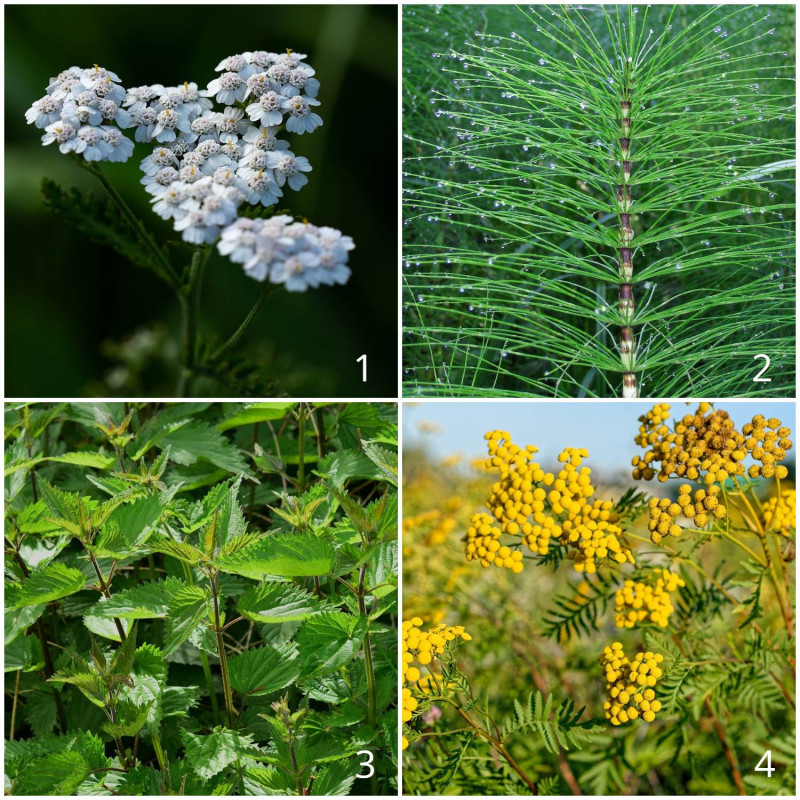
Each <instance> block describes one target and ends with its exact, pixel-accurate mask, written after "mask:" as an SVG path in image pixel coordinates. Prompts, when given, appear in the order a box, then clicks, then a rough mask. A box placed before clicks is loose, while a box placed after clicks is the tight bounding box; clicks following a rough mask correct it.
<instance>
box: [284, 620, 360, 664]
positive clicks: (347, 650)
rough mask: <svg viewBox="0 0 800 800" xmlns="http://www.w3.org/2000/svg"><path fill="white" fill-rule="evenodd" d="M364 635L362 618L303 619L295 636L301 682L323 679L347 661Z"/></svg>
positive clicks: (358, 646)
mask: <svg viewBox="0 0 800 800" xmlns="http://www.w3.org/2000/svg"><path fill="white" fill-rule="evenodd" d="M366 631H367V626H366V622H365V620H364V619H363V618H362V617H356V616H353V615H351V614H344V613H342V612H340V611H326V612H324V613H322V614H317V615H315V616H313V617H310V618H309V619H307V620H306V621H305V622H304V623H303V625H302V627H301V628H300V631H299V632H298V634H297V643H298V645H299V647H300V662H301V676H302V680H306V679H308V678H313V677H317V676H319V675H326V674H327V673H329V672H333V671H334V670H337V669H339V667H341V666H342V665H344V664H346V663H347V662H348V661H350V659H351V658H353V656H354V655H355V654H356V653H358V651H359V650H360V649H361V640H362V639H363V637H364V634H365V633H366Z"/></svg>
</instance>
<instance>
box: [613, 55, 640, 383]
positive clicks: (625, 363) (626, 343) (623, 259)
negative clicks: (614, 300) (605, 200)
mask: <svg viewBox="0 0 800 800" xmlns="http://www.w3.org/2000/svg"><path fill="white" fill-rule="evenodd" d="M632 72H633V66H632V63H631V61H630V59H628V60H627V61H626V62H625V66H624V67H623V79H622V98H621V100H620V132H621V136H620V139H619V146H620V150H621V154H622V175H621V181H622V182H621V183H619V184H617V205H618V206H619V278H620V285H619V315H620V321H621V328H620V334H619V356H620V361H621V363H622V396H623V397H638V396H639V388H638V385H637V382H636V340H635V338H634V333H633V316H634V302H633V285H632V281H633V249H632V247H631V242H632V241H633V227H632V226H631V213H630V211H631V170H632V169H633V162H632V161H631V160H630V157H631V108H632V100H631V98H632V95H633V76H632Z"/></svg>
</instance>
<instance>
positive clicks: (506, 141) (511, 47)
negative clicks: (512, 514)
mask: <svg viewBox="0 0 800 800" xmlns="http://www.w3.org/2000/svg"><path fill="white" fill-rule="evenodd" d="M794 19H795V12H794V9H793V8H792V7H788V6H771V7H770V6H758V7H753V6H726V5H717V6H651V5H649V4H642V5H641V6H637V5H631V4H627V5H621V6H596V5H593V6H580V5H576V6H562V7H555V6H536V5H531V6H524V7H510V6H490V7H480V6H476V7H471V8H470V9H461V8H458V9H455V8H451V7H448V6H441V7H440V6H436V7H421V6H413V7H408V8H406V9H405V10H404V34H405V35H404V54H405V55H404V63H405V64H406V74H405V84H404V86H405V96H404V104H405V108H404V120H406V122H405V149H404V156H405V160H404V176H403V192H404V225H405V230H404V269H403V274H404V295H405V296H404V309H405V310H404V324H405V328H404V352H405V382H406V391H407V392H408V393H410V394H414V395H463V394H469V395H470V396H474V395H475V394H484V395H490V396H491V395H495V394H500V393H502V394H505V395H508V394H520V395H539V396H590V397H592V396H600V397H605V396H612V397H613V396H618V397H619V396H622V397H637V396H654V397H659V396H661V397H669V396H686V395H689V394H693V395H695V396H696V395H708V396H715V397H720V396H764V395H775V396H780V397H792V396H793V395H794V386H795V382H794V336H793V332H794V277H793V276H794V265H793V253H794V235H793V220H794V177H793V176H794V166H795V160H794V159H795V150H794V141H795V128H794V110H795V91H796V87H795V72H794V38H793V37H794V34H793V32H794ZM721 312H722V313H721ZM759 356H763V357H766V360H764V358H763V357H759ZM757 357H759V358H757ZM767 364H768V365H769V368H768V369H767V370H763V369H762V368H763V367H765V365H767ZM764 373H765V374H764ZM762 374H763V376H764V377H761V376H762ZM756 378H759V380H754V379H756ZM767 378H768V379H771V380H769V381H767V380H765V379H767Z"/></svg>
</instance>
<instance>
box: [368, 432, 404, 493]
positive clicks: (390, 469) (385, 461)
mask: <svg viewBox="0 0 800 800" xmlns="http://www.w3.org/2000/svg"><path fill="white" fill-rule="evenodd" d="M361 446H362V447H363V448H364V453H365V455H366V456H367V458H369V460H370V461H372V463H373V464H375V466H376V467H377V468H378V471H379V472H380V474H381V476H382V479H383V480H385V481H388V482H389V483H391V484H392V486H397V453H395V452H393V451H392V450H387V449H386V448H385V447H381V446H380V445H377V444H374V443H373V442H364V441H362V442H361Z"/></svg>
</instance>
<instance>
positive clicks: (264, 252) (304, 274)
mask: <svg viewBox="0 0 800 800" xmlns="http://www.w3.org/2000/svg"><path fill="white" fill-rule="evenodd" d="M354 247H355V245H354V244H353V240H352V239H351V238H350V237H349V236H344V235H342V233H341V231H337V230H336V229H334V228H318V227H317V226H316V225H311V224H310V223H308V222H295V221H294V220H293V219H292V218H291V217H289V216H286V215H280V216H276V217H271V218H269V219H245V218H240V219H237V220H236V221H235V222H234V223H232V224H231V225H229V226H228V227H227V228H225V230H223V231H222V238H221V239H220V242H219V245H218V246H217V248H218V250H219V252H220V253H221V254H222V255H226V256H229V257H230V259H231V261H233V262H234V263H237V264H241V265H242V266H243V268H244V271H245V272H246V273H247V274H248V275H249V276H250V277H251V278H254V279H255V280H257V281H266V280H268V281H270V282H271V283H280V284H283V285H284V286H285V287H286V289H287V290H288V291H290V292H304V291H305V290H306V289H307V288H308V287H309V286H313V287H316V286H320V285H322V284H327V285H333V284H336V283H340V284H341V283H346V282H347V279H348V278H349V277H350V268H349V267H348V266H347V259H348V255H349V253H350V251H351V250H352V249H353V248H354Z"/></svg>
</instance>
